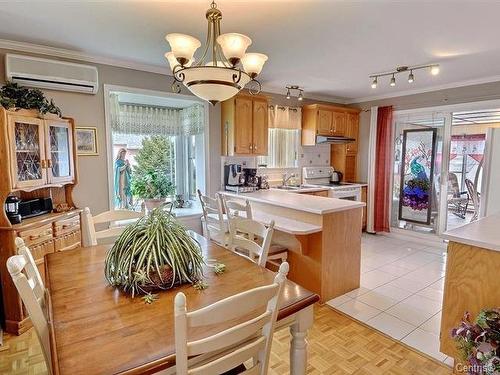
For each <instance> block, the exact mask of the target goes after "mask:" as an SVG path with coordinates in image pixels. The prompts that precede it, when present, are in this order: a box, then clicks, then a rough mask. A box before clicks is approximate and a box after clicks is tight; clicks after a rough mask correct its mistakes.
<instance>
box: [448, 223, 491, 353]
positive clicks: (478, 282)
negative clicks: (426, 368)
mask: <svg viewBox="0 0 500 375" xmlns="http://www.w3.org/2000/svg"><path fill="white" fill-rule="evenodd" d="M499 228H500V213H498V214H495V215H491V216H487V217H485V218H482V219H479V220H477V221H474V222H472V223H470V224H466V225H463V226H461V227H458V228H456V229H452V230H450V231H448V232H445V233H444V234H443V237H444V238H445V239H448V240H449V241H450V242H449V243H448V255H447V262H446V274H445V284H444V298H443V311H442V313H441V336H440V341H441V348H440V350H441V352H443V353H445V354H447V355H448V356H450V357H452V358H455V360H456V359H457V358H458V351H457V349H456V343H455V342H454V340H453V339H452V338H451V334H450V333H451V330H452V328H455V327H458V326H459V325H460V322H461V320H462V318H463V316H464V313H465V312H469V313H470V314H471V319H475V318H476V317H477V314H478V313H479V311H481V310H482V309H490V308H493V307H499V306H500V288H499V285H498V280H499V277H498V271H499V270H500V230H499Z"/></svg>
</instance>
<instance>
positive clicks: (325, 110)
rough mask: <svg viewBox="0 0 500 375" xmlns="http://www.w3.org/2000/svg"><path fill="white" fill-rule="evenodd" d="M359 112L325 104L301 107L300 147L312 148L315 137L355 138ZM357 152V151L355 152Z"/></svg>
mask: <svg viewBox="0 0 500 375" xmlns="http://www.w3.org/2000/svg"><path fill="white" fill-rule="evenodd" d="M358 113H359V110H357V109H355V108H350V107H337V106H333V105H327V104H309V105H305V106H303V107H302V145H303V146H314V145H315V144H316V136H317V135H323V136H348V134H353V135H355V137H356V138H357V133H358V130H357V129H358V128H357V127H358V122H359V115H358ZM356 152H357V151H356Z"/></svg>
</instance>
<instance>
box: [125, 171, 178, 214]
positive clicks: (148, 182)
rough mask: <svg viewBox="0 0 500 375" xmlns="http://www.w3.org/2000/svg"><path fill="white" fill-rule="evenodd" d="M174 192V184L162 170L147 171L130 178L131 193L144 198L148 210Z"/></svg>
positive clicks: (164, 200) (160, 203)
mask: <svg viewBox="0 0 500 375" xmlns="http://www.w3.org/2000/svg"><path fill="white" fill-rule="evenodd" d="M174 193H175V186H174V185H173V184H172V183H171V182H170V180H169V177H168V176H167V174H166V173H165V172H164V171H147V172H144V173H141V174H140V175H137V176H134V178H133V179H132V194H133V195H134V196H137V197H139V198H142V199H144V205H145V206H146V209H147V210H148V211H152V210H154V209H155V208H158V207H160V206H161V205H162V204H164V203H165V202H166V198H168V197H170V196H172V195H173V194H174Z"/></svg>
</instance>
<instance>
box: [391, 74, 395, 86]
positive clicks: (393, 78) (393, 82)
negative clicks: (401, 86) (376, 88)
mask: <svg viewBox="0 0 500 375" xmlns="http://www.w3.org/2000/svg"><path fill="white" fill-rule="evenodd" d="M390 85H391V86H392V87H394V86H396V77H394V74H393V75H392V78H391V83H390Z"/></svg>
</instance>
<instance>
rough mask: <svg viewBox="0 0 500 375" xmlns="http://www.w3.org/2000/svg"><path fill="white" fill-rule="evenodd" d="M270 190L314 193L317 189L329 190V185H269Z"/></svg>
mask: <svg viewBox="0 0 500 375" xmlns="http://www.w3.org/2000/svg"><path fill="white" fill-rule="evenodd" d="M270 190H274V191H284V192H287V193H316V192H318V191H328V190H330V188H329V187H327V186H325V187H320V186H318V187H311V186H300V187H298V188H297V189H280V188H278V187H276V186H271V188H270Z"/></svg>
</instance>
